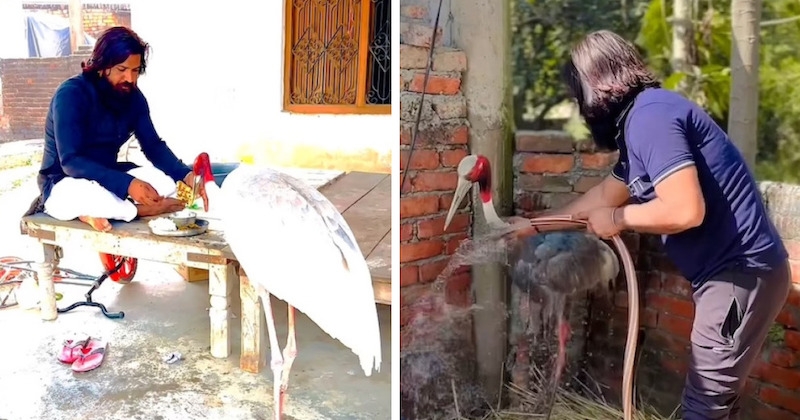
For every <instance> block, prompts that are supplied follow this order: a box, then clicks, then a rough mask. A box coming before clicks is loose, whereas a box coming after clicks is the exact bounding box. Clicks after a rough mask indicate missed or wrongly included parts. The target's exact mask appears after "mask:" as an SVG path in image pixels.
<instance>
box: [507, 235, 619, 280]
mask: <svg viewBox="0 0 800 420" xmlns="http://www.w3.org/2000/svg"><path fill="white" fill-rule="evenodd" d="M508 260H509V275H510V277H511V279H512V281H513V282H514V284H515V285H516V286H517V287H519V288H520V289H521V290H524V291H528V290H529V289H530V288H531V287H532V286H535V285H538V286H543V287H545V288H547V289H549V290H550V291H551V292H554V293H559V294H565V295H569V294H573V293H577V292H580V291H586V290H591V289H593V288H594V287H596V286H597V285H599V284H600V283H601V282H603V281H610V280H613V279H614V278H616V277H617V275H618V274H619V261H618V260H617V256H616V254H614V251H613V250H612V249H611V247H610V246H608V244H606V243H605V242H603V241H601V240H600V239H598V238H597V237H596V236H594V235H591V234H589V233H586V232H580V231H558V232H547V233H541V234H538V235H533V236H528V237H524V238H521V239H518V240H516V241H515V242H514V243H513V244H512V245H511V248H510V250H509V259H508Z"/></svg>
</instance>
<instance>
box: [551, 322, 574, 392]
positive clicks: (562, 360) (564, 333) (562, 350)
mask: <svg viewBox="0 0 800 420" xmlns="http://www.w3.org/2000/svg"><path fill="white" fill-rule="evenodd" d="M571 334H572V332H571V331H570V328H569V322H567V319H566V316H565V315H564V312H561V313H559V314H558V357H557V358H556V369H555V376H554V377H555V386H558V382H559V380H560V379H561V373H562V372H563V371H564V365H566V362H567V341H568V340H569V336H570V335H571Z"/></svg>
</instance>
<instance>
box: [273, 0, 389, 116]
mask: <svg viewBox="0 0 800 420" xmlns="http://www.w3.org/2000/svg"><path fill="white" fill-rule="evenodd" d="M390 4H391V1H390V0H286V9H285V16H286V37H285V45H286V51H285V57H284V63H285V67H284V89H283V96H284V99H283V103H284V110H286V111H289V112H296V113H309V114H311V113H313V114H390V113H391V103H392V95H391V93H392V89H391V75H392V73H391V28H390V23H391V20H392V18H391V7H390Z"/></svg>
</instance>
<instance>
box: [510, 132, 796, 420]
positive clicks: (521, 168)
mask: <svg viewBox="0 0 800 420" xmlns="http://www.w3.org/2000/svg"><path fill="white" fill-rule="evenodd" d="M516 137H517V138H516V152H515V156H514V174H515V181H514V185H515V194H514V201H515V207H516V213H517V214H530V212H531V211H534V210H539V209H546V208H551V207H559V206H562V205H564V204H566V203H567V202H569V201H570V200H572V199H574V198H575V197H577V196H578V195H579V194H580V193H582V192H585V191H586V190H587V189H588V188H590V187H591V186H592V185H595V184H596V183H597V182H599V181H600V179H602V177H603V176H604V175H606V174H607V173H608V172H609V170H610V167H611V166H612V165H613V163H614V162H615V161H616V158H617V156H616V154H615V153H614V154H607V153H597V152H595V151H594V150H593V149H592V147H591V146H589V145H588V144H587V143H584V142H574V141H573V140H572V139H571V138H570V137H569V136H567V135H566V134H564V133H560V132H519V133H517V136H516ZM762 189H763V190H765V197H766V199H767V202H768V206H769V208H770V215H771V217H772V218H773V220H775V222H776V224H777V225H778V228H779V230H780V232H781V235H782V237H783V239H784V242H785V243H786V245H787V247H788V248H789V250H790V254H791V258H792V259H793V260H794V261H793V264H794V276H795V279H794V282H795V287H794V288H793V291H792V293H791V295H790V297H789V299H788V300H787V302H786V303H785V304H784V306H783V312H782V313H781V314H780V316H779V318H778V320H777V322H776V324H775V326H774V327H773V331H772V333H771V334H770V338H769V339H768V340H767V343H766V344H765V345H764V347H763V349H761V355H760V357H759V362H758V366H757V367H756V368H755V370H754V372H753V374H752V376H751V377H750V379H749V381H748V390H749V394H748V397H747V398H746V399H745V401H744V404H743V406H744V408H745V411H746V413H745V416H744V417H743V418H758V419H762V418H769V419H771V420H777V419H796V418H798V417H800V403H799V402H800V332H798V329H800V285H798V284H797V283H800V223H798V220H800V219H799V217H800V210H799V209H800V204H798V200H800V198H798V197H800V187H797V186H785V185H780V184H777V185H774V184H762ZM624 239H625V242H626V243H627V244H628V247H629V250H630V252H631V255H632V256H633V258H634V262H635V264H636V269H637V276H638V278H639V284H640V289H642V290H641V293H642V297H643V299H642V300H641V306H642V311H641V313H640V321H641V325H642V328H643V331H644V334H645V340H644V343H643V345H642V346H641V347H642V349H641V351H642V354H641V360H640V361H639V363H638V366H637V380H636V388H637V390H638V393H639V394H640V396H641V397H642V399H643V400H644V401H645V402H646V403H648V404H653V405H655V406H656V407H657V408H659V409H660V410H661V411H663V412H664V414H669V413H670V412H671V411H672V410H673V409H674V408H675V407H676V406H677V405H678V404H679V402H680V395H681V390H682V387H683V378H684V375H685V373H686V367H687V363H688V345H689V332H690V330H691V326H692V318H693V315H694V307H693V304H692V302H691V297H690V296H691V295H690V294H691V289H690V287H689V285H688V282H686V280H685V279H683V278H682V277H681V276H680V274H678V273H677V270H676V269H675V267H674V266H673V265H672V264H671V263H670V262H669V261H668V259H667V258H666V256H665V255H664V253H663V251H662V249H661V245H660V240H659V238H658V237H656V236H653V235H637V234H626V235H624ZM620 278H621V280H622V281H618V282H617V285H616V288H615V289H616V290H615V293H616V294H615V296H614V298H613V299H607V298H604V297H600V296H597V297H591V298H589V299H587V300H586V305H587V306H589V307H590V310H591V319H592V321H591V322H590V323H589V325H588V326H587V329H588V331H587V333H586V335H585V337H586V342H585V343H581V342H580V341H578V343H577V344H576V343H573V344H572V347H573V348H572V352H573V353H579V354H580V353H583V356H582V359H581V360H578V361H576V360H575V359H572V360H571V362H572V363H573V364H574V363H579V364H580V365H581V367H583V368H585V369H586V370H587V371H588V372H589V374H590V375H591V376H592V377H593V378H595V379H599V380H600V381H601V382H603V383H604V384H607V385H609V386H610V392H609V395H608V397H609V398H610V401H619V391H620V389H621V379H622V378H621V373H620V367H621V365H622V354H623V349H624V344H625V338H626V337H625V334H626V331H627V316H628V315H627V299H628V298H627V293H626V284H625V282H624V276H623V275H621V276H620ZM572 321H573V322H572V323H573V324H577V323H580V322H582V320H575V319H573V320H572ZM512 344H513V343H512ZM577 346H579V347H580V348H575V347H577ZM587 349H590V350H587Z"/></svg>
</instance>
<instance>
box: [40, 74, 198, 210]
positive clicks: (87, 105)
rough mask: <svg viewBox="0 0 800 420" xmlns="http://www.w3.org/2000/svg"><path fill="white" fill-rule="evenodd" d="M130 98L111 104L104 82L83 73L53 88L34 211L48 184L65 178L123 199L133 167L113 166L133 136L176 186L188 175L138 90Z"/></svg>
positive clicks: (111, 98) (46, 190)
mask: <svg viewBox="0 0 800 420" xmlns="http://www.w3.org/2000/svg"><path fill="white" fill-rule="evenodd" d="M130 95H131V96H130V97H129V98H128V100H125V101H119V100H114V98H113V94H112V92H111V90H110V85H108V83H107V82H105V80H104V79H96V78H93V77H89V76H87V75H84V74H80V75H77V76H74V77H72V78H70V79H68V80H66V81H64V82H63V83H62V84H61V85H60V86H59V87H58V89H57V90H56V92H55V94H54V95H53V99H52V100H51V102H50V109H49V110H48V112H47V121H46V125H45V137H44V140H45V144H44V155H43V158H42V166H41V169H40V171H39V177H38V183H39V189H40V191H41V196H40V197H39V205H38V206H37V207H39V211H40V210H41V207H42V206H43V204H44V202H45V201H47V198H48V197H49V195H50V191H51V189H52V188H53V185H55V184H56V183H57V182H59V181H60V180H62V179H64V178H65V177H73V178H85V179H89V180H93V181H97V182H98V183H99V184H100V185H102V186H103V187H104V188H106V189H107V190H109V191H111V192H112V193H114V194H115V195H116V196H117V197H119V198H121V199H125V198H127V197H128V187H129V186H130V183H131V181H133V177H132V176H131V175H128V174H127V173H126V172H127V171H129V170H131V169H133V168H135V167H136V166H137V165H135V164H133V163H130V162H117V155H118V153H119V150H120V148H121V147H122V145H123V144H125V142H126V141H127V140H128V139H129V138H130V137H131V135H132V134H135V135H136V138H137V139H138V140H139V143H140V145H141V148H142V152H143V153H144V155H145V157H147V159H148V160H149V161H150V162H151V163H152V164H153V166H155V167H156V168H158V169H160V170H162V171H164V172H165V173H166V174H167V175H169V176H170V177H171V178H172V179H173V180H175V181H176V182H177V181H178V180H182V179H184V178H185V177H186V175H187V174H188V173H189V172H190V171H191V169H190V168H189V167H188V166H187V165H186V164H184V163H183V162H182V161H181V160H180V159H178V158H177V156H175V154H174V153H173V152H172V151H171V150H170V149H169V147H167V145H166V143H164V141H163V140H161V138H160V137H159V136H158V134H157V133H156V130H155V127H153V122H152V120H151V119H150V108H149V106H148V104H147V100H146V99H145V97H144V95H143V94H142V92H141V91H140V90H139V89H138V88H136V89H134V90H133V91H132V92H131V94H130ZM77 198H78V197H76V199H77Z"/></svg>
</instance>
